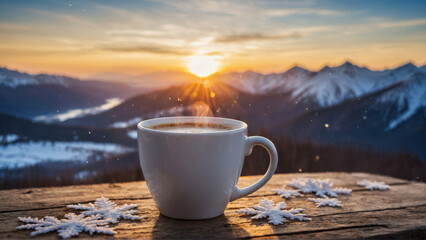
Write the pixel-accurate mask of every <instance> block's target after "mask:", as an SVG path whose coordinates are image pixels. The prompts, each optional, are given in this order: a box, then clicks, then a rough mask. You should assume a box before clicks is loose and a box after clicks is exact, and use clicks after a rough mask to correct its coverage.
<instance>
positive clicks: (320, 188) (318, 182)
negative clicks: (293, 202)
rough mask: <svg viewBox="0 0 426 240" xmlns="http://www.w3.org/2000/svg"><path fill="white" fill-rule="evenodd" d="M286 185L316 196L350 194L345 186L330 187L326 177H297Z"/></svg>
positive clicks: (349, 190)
mask: <svg viewBox="0 0 426 240" xmlns="http://www.w3.org/2000/svg"><path fill="white" fill-rule="evenodd" d="M287 185H288V186H290V187H294V188H296V189H298V191H299V192H302V193H315V194H316V195H317V196H318V197H322V198H323V197H325V196H326V195H329V196H331V197H338V195H339V194H351V192H352V190H351V189H347V188H341V187H340V188H332V186H333V183H332V182H330V180H328V179H310V178H307V179H305V178H298V179H293V180H291V181H290V182H288V183H287Z"/></svg>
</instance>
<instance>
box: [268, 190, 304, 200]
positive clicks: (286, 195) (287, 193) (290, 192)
mask: <svg viewBox="0 0 426 240" xmlns="http://www.w3.org/2000/svg"><path fill="white" fill-rule="evenodd" d="M274 192H275V193H276V194H278V195H280V196H281V197H283V198H291V196H295V197H300V193H299V191H298V190H288V189H275V190H274Z"/></svg>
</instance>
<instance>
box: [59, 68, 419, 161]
mask: <svg viewBox="0 0 426 240" xmlns="http://www.w3.org/2000/svg"><path fill="white" fill-rule="evenodd" d="M209 79H210V80H203V81H201V82H198V83H192V84H187V85H181V86H174V87H170V88H167V89H163V90H158V91H154V92H150V93H147V94H141V95H138V96H135V97H133V98H130V99H128V100H126V101H124V102H123V103H122V104H120V105H118V106H116V107H114V108H112V109H110V110H108V111H105V112H103V113H100V114H97V115H92V116H87V117H83V118H75V119H71V120H69V121H66V122H64V124H68V125H92V126H96V125H97V126H102V127H108V126H113V125H114V123H116V122H126V121H131V120H132V119H135V118H138V117H139V118H143V119H146V118H152V117H160V116H173V115H194V114H196V113H197V107H198V108H199V107H200V103H205V104H207V105H208V106H209V107H210V110H211V113H210V115H214V116H220V117H231V118H237V119H241V120H244V121H247V122H248V123H249V126H250V129H253V130H260V129H264V130H267V131H271V132H273V133H275V134H277V135H281V136H291V137H293V138H296V139H301V140H313V141H315V142H320V143H326V144H338V145H344V146H354V145H356V146H363V147H366V148H371V149H380V150H386V151H405V152H412V153H415V154H416V155H419V156H421V157H422V158H423V159H426V150H425V148H424V146H426V131H425V129H426V121H425V119H426V117H425V116H426V115H425V114H426V111H425V109H426V71H425V67H421V68H417V67H416V66H415V65H413V64H411V63H409V64H405V65H403V66H400V67H398V68H395V69H390V70H384V71H372V70H370V69H368V68H365V67H358V66H356V65H353V64H351V63H349V62H346V63H344V64H343V65H341V66H338V67H325V68H323V69H321V70H320V71H318V72H312V71H309V70H306V69H303V68H300V67H293V68H292V69H290V70H288V71H287V72H284V73H279V74H276V73H274V74H266V75H265V74H259V73H255V72H250V71H248V72H244V73H229V74H222V75H215V76H212V77H210V78H209ZM132 127H133V126H132Z"/></svg>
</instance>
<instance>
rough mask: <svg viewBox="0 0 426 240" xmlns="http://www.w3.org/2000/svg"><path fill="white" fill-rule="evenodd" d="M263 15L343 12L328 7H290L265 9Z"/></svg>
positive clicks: (333, 13)
mask: <svg viewBox="0 0 426 240" xmlns="http://www.w3.org/2000/svg"><path fill="white" fill-rule="evenodd" d="M264 13H265V15H267V16H272V17H277V16H290V15H319V16H341V15H343V12H339V11H335V10H329V9H315V8H290V9H276V10H266V11H265V12H264Z"/></svg>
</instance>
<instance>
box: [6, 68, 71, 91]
mask: <svg viewBox="0 0 426 240" xmlns="http://www.w3.org/2000/svg"><path fill="white" fill-rule="evenodd" d="M76 82H78V80H76V79H72V78H69V77H65V76H59V75H48V74H38V75H30V74H27V73H22V72H18V71H14V70H9V69H7V68H0V85H3V86H7V87H11V88H16V87H19V86H28V85H60V86H68V85H69V84H72V83H76Z"/></svg>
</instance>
